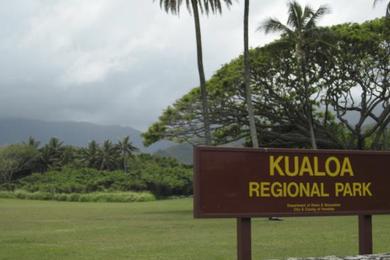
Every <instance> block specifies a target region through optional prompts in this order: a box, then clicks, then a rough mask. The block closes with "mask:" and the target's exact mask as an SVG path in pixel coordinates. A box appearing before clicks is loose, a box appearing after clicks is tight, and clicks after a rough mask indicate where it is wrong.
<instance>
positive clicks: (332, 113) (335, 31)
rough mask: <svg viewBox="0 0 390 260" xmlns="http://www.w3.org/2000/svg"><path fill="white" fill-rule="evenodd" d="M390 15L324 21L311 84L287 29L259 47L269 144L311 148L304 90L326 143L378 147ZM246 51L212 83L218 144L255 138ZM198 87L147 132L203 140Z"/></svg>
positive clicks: (389, 113) (257, 73) (254, 60)
mask: <svg viewBox="0 0 390 260" xmlns="http://www.w3.org/2000/svg"><path fill="white" fill-rule="evenodd" d="M389 28H390V26H389V20H388V19H384V18H383V19H376V20H373V21H368V22H366V23H363V24H342V25H337V26H333V27H330V28H318V29H316V30H315V32H313V34H312V37H314V38H313V40H312V41H310V40H309V41H308V44H307V46H306V48H307V50H306V51H307V53H309V55H310V57H311V59H310V60H308V61H307V63H306V64H305V66H306V72H307V76H306V77H307V81H308V86H309V88H308V90H303V89H302V86H301V84H300V82H299V77H298V75H297V71H298V70H297V69H296V67H297V66H298V64H297V59H295V58H294V52H295V47H296V46H295V45H294V42H292V41H289V40H288V38H287V36H283V37H282V38H281V39H279V40H277V41H274V42H272V43H271V44H268V45H266V46H264V47H259V48H256V49H252V50H251V51H250V59H251V71H250V77H251V84H252V86H253V104H254V110H255V115H256V127H257V130H258V132H259V138H261V142H260V143H262V144H263V145H264V146H274V147H310V133H309V132H308V130H307V127H306V126H305V124H306V122H307V120H308V118H307V113H304V109H305V107H304V100H303V99H304V98H305V95H303V93H302V91H309V92H310V102H311V105H312V106H313V117H314V118H313V126H314V129H315V131H316V135H317V136H316V137H317V143H318V146H319V147H320V148H359V149H363V148H378V143H380V142H379V141H378V140H380V139H381V138H382V137H383V133H384V131H383V130H384V129H385V127H386V125H388V123H389V121H390V108H389V91H390V86H389V69H390V60H389V59H390V58H389V57H390V39H389V38H390V32H389ZM242 69H243V68H242V57H238V58H236V59H234V60H232V61H231V62H230V63H228V64H226V65H224V66H222V67H221V68H220V69H219V70H218V71H217V72H216V73H215V74H214V75H213V76H212V77H211V79H210V80H209V81H208V82H207V90H208V92H209V107H210V123H211V124H210V125H211V131H212V135H213V141H214V144H216V145H220V144H226V143H230V142H234V141H240V142H242V141H248V140H249V126H248V119H247V112H246V109H245V90H244V85H243V75H242ZM201 119H202V118H201V103H200V100H199V88H194V89H193V90H191V91H190V92H189V93H187V94H186V95H184V96H183V97H182V98H180V99H179V100H177V101H176V102H175V103H174V104H173V105H172V106H169V107H168V108H167V109H166V110H165V111H164V112H163V113H162V115H161V116H160V118H159V120H158V121H157V122H155V123H154V124H153V125H151V126H150V128H149V129H148V131H147V132H146V133H144V135H143V136H144V141H145V144H152V143H154V142H156V141H158V140H161V139H170V140H173V141H178V142H190V143H199V139H200V138H201V136H202V135H203V131H204V129H203V125H202V121H201Z"/></svg>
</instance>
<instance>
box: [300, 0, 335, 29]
mask: <svg viewBox="0 0 390 260" xmlns="http://www.w3.org/2000/svg"><path fill="white" fill-rule="evenodd" d="M330 11H331V10H330V7H328V6H327V5H321V6H320V7H319V8H318V9H317V11H316V12H315V13H312V15H311V18H310V20H309V21H308V22H307V24H306V28H308V29H311V28H314V27H316V25H317V21H318V20H319V19H320V18H322V17H323V16H324V15H326V14H329V13H330Z"/></svg>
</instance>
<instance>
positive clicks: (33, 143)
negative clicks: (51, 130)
mask: <svg viewBox="0 0 390 260" xmlns="http://www.w3.org/2000/svg"><path fill="white" fill-rule="evenodd" d="M23 144H26V145H29V146H32V147H34V148H35V149H38V147H39V145H40V144H41V142H39V141H37V140H35V138H34V137H32V136H29V137H28V140H27V142H23Z"/></svg>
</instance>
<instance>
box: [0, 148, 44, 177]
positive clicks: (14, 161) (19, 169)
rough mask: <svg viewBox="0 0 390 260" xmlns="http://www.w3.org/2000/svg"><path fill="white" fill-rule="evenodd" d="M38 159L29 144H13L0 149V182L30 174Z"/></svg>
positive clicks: (36, 153) (35, 150) (35, 151)
mask: <svg viewBox="0 0 390 260" xmlns="http://www.w3.org/2000/svg"><path fill="white" fill-rule="evenodd" d="M38 159H39V153H38V150H37V149H35V148H34V147H32V146H30V145H25V144H14V145H10V146H7V147H3V148H1V149H0V184H1V183H8V182H10V181H12V180H13V179H16V178H19V177H23V176H25V175H28V174H31V173H32V171H33V170H34V168H35V167H36V163H37V161H38Z"/></svg>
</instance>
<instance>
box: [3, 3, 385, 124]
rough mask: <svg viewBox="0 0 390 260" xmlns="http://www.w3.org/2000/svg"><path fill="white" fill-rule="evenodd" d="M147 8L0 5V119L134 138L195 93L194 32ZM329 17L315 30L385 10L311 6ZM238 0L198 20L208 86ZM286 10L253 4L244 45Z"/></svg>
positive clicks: (238, 17)
mask: <svg viewBox="0 0 390 260" xmlns="http://www.w3.org/2000/svg"><path fill="white" fill-rule="evenodd" d="M157 2H158V1H156V2H154V3H153V1H152V0H66V1H64V0H0V3H1V8H0V24H1V27H0V93H1V94H0V117H1V118H4V117H18V118H33V119H41V120H47V121H54V120H55V121H68V120H71V121H87V122H93V123H99V124H120V125H126V126H132V127H134V128H137V129H139V130H146V129H147V127H148V126H149V125H150V124H151V123H153V122H154V121H155V120H157V118H158V116H159V115H160V114H161V113H162V110H163V109H164V108H166V107H167V106H168V105H170V104H172V103H173V102H174V101H175V100H176V99H178V98H180V97H181V96H182V95H183V94H185V93H186V92H188V90H190V89H191V88H192V87H195V86H197V85H198V74H197V69H196V68H197V67H196V52H195V42H194V25H193V20H192V17H191V16H189V15H188V14H187V12H186V10H184V9H183V12H182V14H181V15H180V17H177V16H172V15H167V14H166V13H163V12H162V11H161V10H160V8H159V5H158V3H157ZM299 2H301V3H302V4H306V3H308V2H310V5H311V6H312V7H314V8H318V7H319V5H321V4H327V5H329V6H330V7H331V9H332V13H331V14H329V15H327V16H326V17H325V18H324V19H323V20H321V22H320V25H331V24H337V23H344V22H362V21H365V20H369V19H373V18H376V17H380V16H383V15H384V13H385V5H386V3H387V1H382V3H380V4H378V5H377V7H376V8H375V9H374V8H372V2H373V1H371V0H353V1H351V0H314V1H313V0H312V1H299ZM242 9H243V0H239V1H238V2H236V3H235V5H234V7H232V8H231V9H230V10H224V14H223V16H211V17H209V18H206V17H204V18H202V32H203V40H204V41H203V46H204V61H205V62H204V64H205V70H206V74H207V77H209V76H211V75H212V74H213V72H215V71H216V70H217V69H218V68H219V67H220V66H221V65H222V64H224V63H228V62H229V61H230V60H231V59H233V58H235V57H236V56H237V55H239V54H240V52H241V51H242V49H243V47H242V15H243V10H242ZM286 9H287V8H286V1H285V0H282V1H279V0H252V1H251V14H250V15H251V17H250V24H251V25H250V26H251V28H250V37H251V46H252V47H256V46H259V45H260V46H261V45H263V44H264V43H266V42H269V41H271V40H272V39H273V38H275V37H277V35H267V36H266V35H264V34H263V33H259V32H256V27H257V26H258V25H259V23H260V22H261V21H263V20H264V19H265V18H267V17H270V16H272V17H277V18H279V19H280V20H281V21H283V22H285V19H286Z"/></svg>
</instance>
